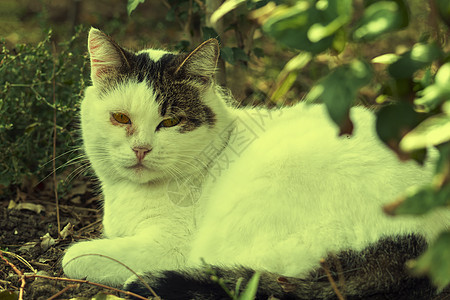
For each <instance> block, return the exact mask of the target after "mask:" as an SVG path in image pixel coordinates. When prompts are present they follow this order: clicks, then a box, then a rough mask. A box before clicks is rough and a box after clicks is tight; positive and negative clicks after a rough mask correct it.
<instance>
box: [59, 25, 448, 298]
mask: <svg viewBox="0 0 450 300" xmlns="http://www.w3.org/2000/svg"><path fill="white" fill-rule="evenodd" d="M88 50H89V54H90V63H91V79H92V86H90V87H88V88H87V89H86V91H85V96H84V99H83V100H82V102H81V110H80V116H81V131H82V138H83V147H84V151H85V153H86V154H87V157H88V158H89V160H90V163H91V166H92V168H93V170H94V171H95V174H96V176H97V177H98V179H99V180H100V182H101V189H102V192H103V195H104V201H103V212H104V215H103V238H101V239H97V240H91V241H81V242H78V243H75V244H74V245H72V246H70V247H69V249H68V250H67V252H66V254H65V256H64V258H63V260H62V265H63V269H64V273H65V274H66V275H67V276H68V277H71V278H86V279H87V280H90V281H94V282H100V283H104V284H109V285H112V286H122V285H124V287H125V288H126V289H128V290H131V291H135V292H138V293H141V294H143V295H145V296H151V295H152V294H151V293H150V292H149V291H148V290H147V289H146V288H145V287H144V285H143V284H142V283H141V282H140V281H139V280H138V279H137V278H136V277H135V276H133V274H132V273H131V272H130V271H129V270H128V269H127V268H125V267H124V266H123V265H122V264H125V265H126V266H128V267H129V268H131V269H132V270H134V271H135V272H137V273H139V274H143V276H144V278H145V280H146V281H147V282H148V283H149V284H150V285H151V286H152V287H153V288H154V289H155V292H156V294H158V295H159V296H160V297H162V299H228V298H229V297H228V296H227V294H226V292H225V290H224V289H223V288H222V287H221V286H220V285H219V284H217V283H216V282H214V281H212V280H211V276H212V275H214V276H217V277H220V278H223V280H224V282H225V285H227V286H228V287H229V288H230V289H231V290H234V289H235V285H236V282H237V281H238V279H239V278H242V279H241V280H242V284H241V289H242V288H244V287H245V284H246V283H247V282H248V280H249V279H250V278H251V276H252V275H253V274H254V273H255V271H258V272H259V274H260V276H261V278H260V282H259V289H258V293H257V295H256V297H257V299H268V298H269V297H276V298H278V299H334V298H335V297H336V295H335V291H334V289H333V288H332V286H331V284H330V283H329V281H328V278H327V276H326V274H325V273H324V270H329V271H330V272H332V275H333V276H334V277H335V279H336V280H337V278H338V277H339V278H341V279H342V278H343V279H344V283H343V284H341V285H339V289H340V290H341V291H342V293H343V294H344V295H347V297H349V299H361V298H362V299H385V298H383V297H388V298H389V297H394V298H395V299H402V297H406V298H404V299H407V298H408V297H414V298H415V299H421V298H423V299H428V298H429V297H430V296H431V295H433V294H434V292H435V291H434V289H433V288H432V287H431V285H430V283H429V281H428V279H426V278H414V277H411V276H409V275H408V274H407V272H406V270H405V268H404V264H405V262H406V261H407V260H409V259H414V258H416V257H418V256H419V255H420V254H421V253H423V251H425V249H426V248H427V245H428V244H429V243H430V242H431V241H432V240H433V239H434V238H435V237H436V235H437V234H438V233H439V232H440V231H441V230H442V229H443V228H445V227H446V226H447V225H448V224H449V222H448V221H449V220H450V219H449V218H448V215H444V214H443V212H438V211H436V212H433V213H430V214H428V215H426V216H423V217H395V218H392V217H388V216H386V215H385V214H384V213H383V212H382V209H381V207H382V205H383V204H385V203H389V202H391V201H393V200H395V198H396V197H397V196H399V195H401V194H402V193H403V192H405V190H407V189H408V188H410V187H413V186H416V185H420V184H424V183H427V182H429V180H430V179H431V176H432V173H433V172H432V165H430V164H428V166H426V167H421V166H419V165H417V164H416V163H414V162H400V161H399V160H398V159H397V158H396V156H395V155H394V154H393V153H392V152H391V151H390V150H388V149H387V147H385V146H384V145H383V144H382V143H381V142H380V141H379V140H378V139H377V138H376V133H375V129H374V115H373V113H372V112H371V111H369V110H367V109H364V108H360V107H354V108H352V110H351V118H352V119H353V121H354V123H355V130H354V134H353V135H352V136H339V134H338V133H339V131H338V129H337V127H336V126H335V125H333V124H332V122H331V121H330V119H329V117H328V115H327V112H326V109H325V108H324V106H323V105H321V104H315V105H309V104H305V103H302V102H301V103H298V104H296V105H294V106H292V107H284V108H280V109H273V110H269V109H264V108H237V107H236V106H235V105H233V103H234V100H233V99H232V96H231V95H230V93H229V92H227V91H226V90H224V89H222V88H221V87H219V86H218V85H217V84H216V83H215V80H214V77H215V70H216V64H217V61H218V57H219V53H220V50H219V44H218V42H217V40H215V39H210V40H207V41H205V42H204V43H202V44H201V45H200V46H198V47H197V48H196V49H195V50H193V51H192V52H190V53H188V54H176V53H172V52H167V51H164V50H156V49H149V50H143V51H140V52H133V51H130V50H126V49H124V48H122V47H121V46H119V45H118V44H117V43H116V42H114V41H113V40H112V39H111V38H110V37H109V36H107V35H106V34H105V33H103V32H101V31H100V30H98V29H95V28H92V29H91V30H90V32H89V37H88ZM91 254H92V255H91ZM105 256H107V257H111V258H113V259H115V260H117V261H118V262H117V261H114V260H111V259H109V258H107V257H105ZM322 258H323V259H324V262H322V264H326V265H327V266H328V267H325V268H322V266H323V265H321V264H320V261H321V259H322ZM119 262H120V263H119ZM121 263H122V264H121ZM338 273H339V276H337V275H336V274H338ZM377 297H381V298H377Z"/></svg>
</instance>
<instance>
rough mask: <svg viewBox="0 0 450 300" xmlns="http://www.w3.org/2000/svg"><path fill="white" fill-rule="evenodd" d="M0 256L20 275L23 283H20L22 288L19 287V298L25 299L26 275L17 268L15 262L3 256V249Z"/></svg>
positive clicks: (19, 299)
mask: <svg viewBox="0 0 450 300" xmlns="http://www.w3.org/2000/svg"><path fill="white" fill-rule="evenodd" d="M0 257H1V259H2V260H4V261H5V262H6V264H7V265H8V266H10V267H11V268H12V269H13V270H14V272H16V274H17V275H19V278H20V281H21V284H20V288H19V298H18V300H23V291H24V289H25V284H26V282H25V276H24V275H23V273H22V272H21V271H20V270H19V269H17V267H16V266H15V265H14V264H13V263H11V262H9V260H7V259H6V258H5V257H4V256H3V251H1V250H0Z"/></svg>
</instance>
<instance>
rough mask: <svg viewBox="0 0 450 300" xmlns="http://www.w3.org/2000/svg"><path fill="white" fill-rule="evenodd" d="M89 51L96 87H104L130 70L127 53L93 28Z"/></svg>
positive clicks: (93, 80) (89, 40)
mask: <svg viewBox="0 0 450 300" xmlns="http://www.w3.org/2000/svg"><path fill="white" fill-rule="evenodd" d="M88 50H89V56H90V58H91V79H92V83H93V84H94V86H97V87H102V86H104V85H105V84H107V83H108V82H109V81H110V80H111V79H114V78H116V77H117V76H118V75H119V74H120V73H124V72H126V71H127V70H129V69H130V63H129V60H128V59H127V54H128V53H127V51H126V50H124V49H123V48H121V47H120V46H119V45H118V44H117V43H116V42H114V41H113V40H112V39H111V38H110V37H109V36H107V35H106V34H105V33H103V32H102V31H100V30H98V29H95V28H91V30H90V31H89V37H88Z"/></svg>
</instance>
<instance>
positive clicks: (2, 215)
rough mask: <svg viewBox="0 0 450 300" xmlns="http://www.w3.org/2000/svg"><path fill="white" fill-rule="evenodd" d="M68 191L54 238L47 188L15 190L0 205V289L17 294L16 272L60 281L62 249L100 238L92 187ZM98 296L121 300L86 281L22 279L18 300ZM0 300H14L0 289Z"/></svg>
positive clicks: (61, 202)
mask: <svg viewBox="0 0 450 300" xmlns="http://www.w3.org/2000/svg"><path fill="white" fill-rule="evenodd" d="M72 191H73V192H71V193H69V194H66V195H64V196H63V197H61V199H59V205H58V209H59V219H60V228H61V236H60V237H58V225H57V224H58V222H57V209H56V204H55V200H54V199H55V196H54V194H53V192H52V189H51V188H48V187H47V188H45V189H44V190H42V191H36V189H33V191H31V192H24V191H21V190H19V189H18V190H17V195H16V198H15V199H13V200H9V201H7V200H3V201H1V202H0V249H1V251H0V254H2V256H3V258H2V257H0V258H1V260H0V291H4V290H7V291H13V292H16V293H17V295H18V293H19V289H20V286H21V280H20V277H19V275H18V274H17V273H18V272H19V273H22V274H30V275H31V274H33V273H35V274H38V275H44V276H50V277H55V278H61V277H64V276H63V272H62V267H61V262H60V260H61V258H62V256H63V254H64V251H65V249H67V247H68V246H69V245H70V244H71V243H72V242H75V241H80V240H83V239H90V238H96V237H98V236H99V235H100V232H101V222H100V221H101V213H100V210H99V207H100V201H99V196H96V195H95V192H94V186H93V184H90V183H86V181H85V179H77V180H76V181H74V183H73V187H72ZM80 193H81V194H80ZM5 260H7V261H8V262H9V263H10V264H8V263H7V262H6V261H5ZM14 267H15V268H16V269H17V270H14ZM61 292H62V293H61ZM99 292H103V293H107V294H112V295H116V296H122V297H123V296H124V295H123V294H122V295H121V294H118V292H114V291H112V290H108V289H103V288H99V287H96V286H93V285H90V284H88V283H81V284H78V283H74V282H66V281H61V280H59V279H53V280H52V279H47V278H33V277H30V278H27V279H26V280H25V287H24V294H23V299H33V300H34V299H49V298H51V297H54V298H52V299H72V298H77V299H80V298H78V297H88V299H91V297H93V296H95V295H96V294H97V293H99ZM0 299H1V300H3V299H17V296H15V297H14V298H7V297H6V292H5V291H4V292H0Z"/></svg>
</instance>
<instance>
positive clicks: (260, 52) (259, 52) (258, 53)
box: [253, 47, 264, 58]
mask: <svg viewBox="0 0 450 300" xmlns="http://www.w3.org/2000/svg"><path fill="white" fill-rule="evenodd" d="M253 54H254V55H255V56H256V57H257V58H261V57H263V56H264V49H262V48H259V47H255V48H253Z"/></svg>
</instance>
